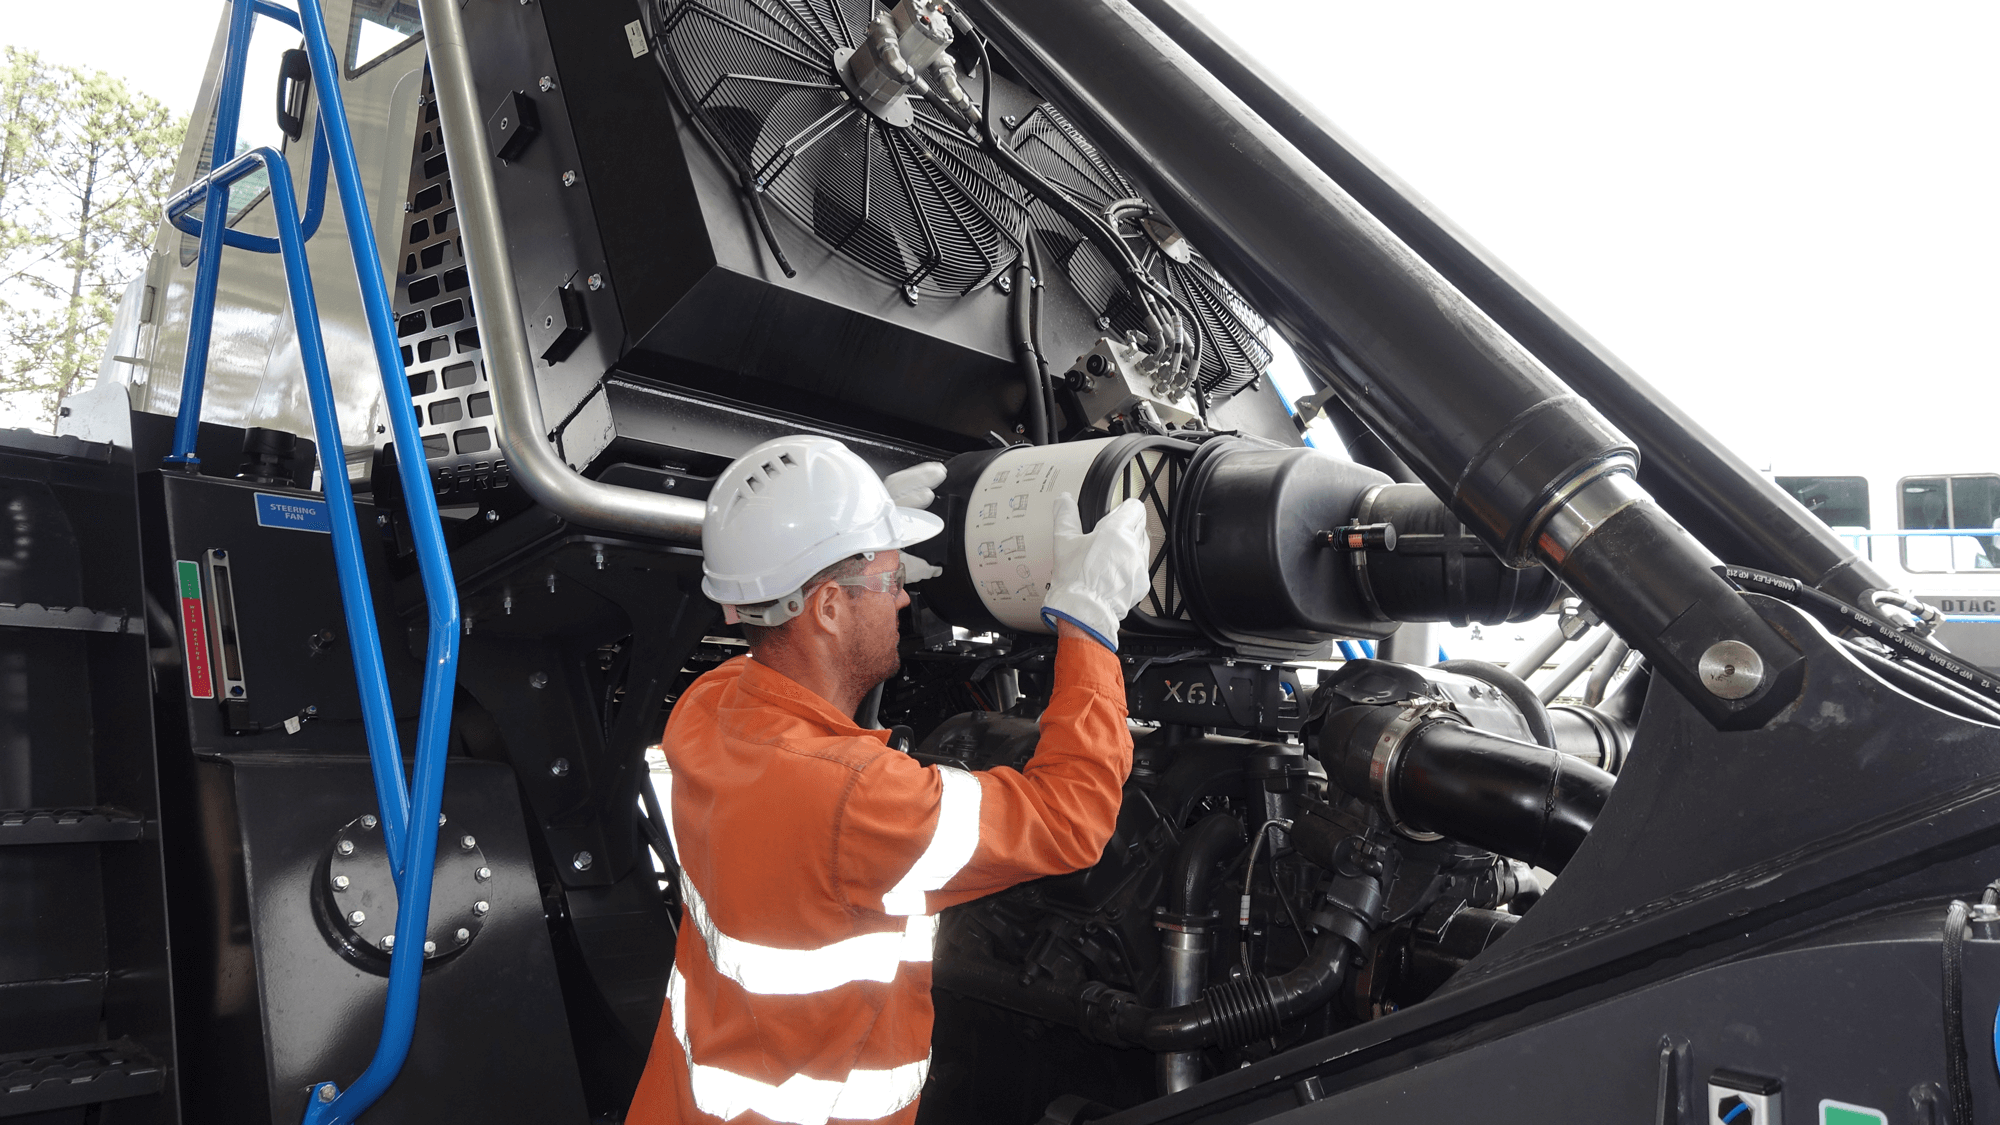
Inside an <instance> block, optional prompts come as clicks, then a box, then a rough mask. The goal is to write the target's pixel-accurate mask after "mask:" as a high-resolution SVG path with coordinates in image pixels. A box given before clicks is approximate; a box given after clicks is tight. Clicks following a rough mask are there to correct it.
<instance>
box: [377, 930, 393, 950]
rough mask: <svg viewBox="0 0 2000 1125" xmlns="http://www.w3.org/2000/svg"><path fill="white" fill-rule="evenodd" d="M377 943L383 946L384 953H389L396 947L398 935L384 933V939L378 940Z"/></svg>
mask: <svg viewBox="0 0 2000 1125" xmlns="http://www.w3.org/2000/svg"><path fill="white" fill-rule="evenodd" d="M375 944H376V945H379V946H381V947H382V952H384V953H389V952H391V951H393V950H394V949H395V948H396V935H395V934H383V935H382V940H381V941H378V942H376V943H375Z"/></svg>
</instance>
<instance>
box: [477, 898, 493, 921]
mask: <svg viewBox="0 0 2000 1125" xmlns="http://www.w3.org/2000/svg"><path fill="white" fill-rule="evenodd" d="M491 909H493V904H492V903H490V902H487V901H486V900H485V899H483V898H482V899H480V900H479V901H478V902H475V903H473V904H472V912H473V913H474V914H477V915H479V916H481V917H485V915H486V912H487V911H489V910H491Z"/></svg>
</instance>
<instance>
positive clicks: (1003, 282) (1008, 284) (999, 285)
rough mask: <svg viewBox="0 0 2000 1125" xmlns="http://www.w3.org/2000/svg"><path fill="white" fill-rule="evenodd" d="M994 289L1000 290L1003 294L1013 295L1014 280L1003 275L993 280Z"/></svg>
mask: <svg viewBox="0 0 2000 1125" xmlns="http://www.w3.org/2000/svg"><path fill="white" fill-rule="evenodd" d="M993 288H995V289H998V290H999V291H1000V292H1002V293H1012V292H1013V291H1014V279H1013V278H1011V277H1008V276H1007V275H1006V274H1004V273H1003V274H1001V275H1000V276H999V277H996V278H994V279H993Z"/></svg>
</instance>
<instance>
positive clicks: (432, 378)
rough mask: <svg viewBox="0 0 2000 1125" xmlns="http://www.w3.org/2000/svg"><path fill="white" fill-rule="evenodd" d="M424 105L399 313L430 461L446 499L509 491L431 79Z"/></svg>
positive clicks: (406, 222)
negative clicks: (486, 491) (493, 489)
mask: <svg viewBox="0 0 2000 1125" xmlns="http://www.w3.org/2000/svg"><path fill="white" fill-rule="evenodd" d="M423 99H424V108H423V113H422V114H421V115H420V116H419V118H418V125H417V135H416V139H415V142H414V147H413V149H412V152H411V157H410V187H409V194H408V195H407V196H405V199H406V200H407V204H406V211H405V214H404V216H403V224H402V238H401V248H400V249H399V251H398V254H397V261H398V263H399V264H398V267H397V271H396V291H395V299H394V310H395V314H396V335H397V338H398V342H399V343H400V344H401V345H402V352H403V372H404V375H405V376H406V377H407V378H408V380H409V385H410V398H411V400H412V401H413V402H414V404H415V405H416V408H417V426H418V432H419V433H421V434H422V435H423V439H424V457H425V459H426V460H427V461H428V462H429V464H430V472H431V478H432V480H433V482H434V483H435V485H436V488H437V492H438V495H439V496H440V497H445V496H449V495H451V494H454V493H461V492H470V491H472V490H474V489H481V490H483V489H487V488H490V487H505V486H506V481H507V463H506V461H505V460H502V459H501V458H500V456H499V452H500V450H499V441H498V439H497V437H496V436H495V431H494V428H493V394H492V389H491V388H490V387H489V386H487V383H486V364H485V363H484V361H482V360H481V358H480V353H479V328H478V326H477V325H476V324H475V322H474V319H475V318H474V316H473V312H472V290H471V288H470V285H469V282H468V280H467V278H466V271H465V259H464V257H463V255H462V254H461V252H460V249H459V232H458V210H457V206H456V204H455V203H454V202H453V199H452V190H451V169H450V168H449V167H448V165H447V162H446V160H445V154H444V135H443V133H442V132H441V131H440V130H439V128H438V122H437V101H436V99H435V98H433V97H432V95H431V85H430V79H429V78H428V76H427V77H426V78H425V80H424V86H423ZM385 440H386V439H385Z"/></svg>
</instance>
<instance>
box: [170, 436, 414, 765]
mask: <svg viewBox="0 0 2000 1125" xmlns="http://www.w3.org/2000/svg"><path fill="white" fill-rule="evenodd" d="M141 480H142V489H143V490H144V491H145V493H146V494H147V515H148V524H147V564H146V575H145V577H146V583H147V588H148V589H149V590H150V591H151V592H152V595H153V597H154V599H155V600H156V601H157V602H158V603H159V604H160V605H161V606H162V607H165V608H167V609H168V612H169V613H170V614H172V615H173V617H174V620H175V624H176V625H178V624H179V605H180V601H179V597H178V591H177V590H176V588H175V585H174V564H175V561H176V560H188V561H193V562H197V563H199V562H200V561H201V560H202V559H203V557H204V555H205V553H206V552H207V551H209V550H211V549H221V550H224V551H227V552H228V557H229V560H230V563H231V565H232V568H233V582H232V585H233V587H234V591H235V597H236V604H237V620H238V624H239V628H240V632H241V640H240V644H241V648H242V653H243V663H244V669H245V676H246V684H247V688H248V694H247V700H248V706H247V708H246V711H245V714H246V717H247V718H248V719H249V720H250V721H251V722H253V723H255V724H257V725H258V726H260V727H262V728H267V729H263V730H260V731H258V732H256V733H249V734H232V733H229V731H230V725H229V723H228V722H226V721H225V718H224V715H223V710H222V707H221V704H220V703H219V702H218V701H216V700H206V699H196V698H191V697H190V695H189V691H188V686H187V681H186V672H185V669H184V668H182V667H180V666H179V664H178V656H177V658H176V661H177V662H176V664H175V666H174V667H173V669H172V674H171V675H169V674H167V673H166V670H165V669H163V670H162V675H161V676H160V680H159V690H160V692H161V697H162V699H163V701H167V702H168V703H169V704H170V705H171V706H172V707H173V708H174V709H176V710H178V711H180V712H181V714H182V715H183V716H184V719H183V720H182V724H183V725H179V726H177V727H176V728H175V729H171V730H170V729H165V728H163V736H164V737H165V738H166V739H167V740H168V745H169V746H174V745H179V746H186V747H192V748H194V749H197V750H218V751H224V752H237V751H245V750H282V749H292V748H301V747H305V748H310V749H312V750H313V751H315V752H320V753H324V752H327V751H353V752H356V753H360V752H365V751H366V749H367V741H366V737H365V735H364V733H363V731H362V728H361V702H360V696H359V694H358V693H357V692H356V690H355V686H354V685H355V681H354V658H353V652H352V650H351V648H350V647H349V643H348V635H347V621H346V615H345V613H344V611H343V609H342V605H341V601H340V594H339V585H338V582H337V580H336V578H335V576H334V566H333V543H332V537H331V536H330V535H326V534H321V533H317V532H312V531H302V530H295V529H291V528H283V527H265V526H261V525H259V523H258V522H257V502H256V496H257V495H258V494H259V493H263V494H267V495H275V496H280V497H286V498H292V499H301V500H312V501H315V502H317V503H321V504H324V503H325V501H324V500H323V499H321V498H320V497H319V495H318V494H317V493H311V492H304V491H300V490H297V489H285V488H278V487H275V486H265V485H251V484H248V483H244V482H240V481H234V480H220V479H216V478H213V477H190V476H186V475H183V474H179V473H166V472H156V473H149V474H146V475H145V476H143V477H142V478H141ZM356 516H357V518H358V519H359V521H360V523H361V526H362V529H363V536H362V538H363V554H364V556H365V557H366V558H367V559H368V561H369V563H370V571H369V579H370V582H371V583H372V585H373V588H374V591H375V593H376V599H377V604H378V606H379V605H380V604H381V603H382V598H383V597H384V596H385V594H386V591H387V590H388V588H389V585H390V580H389V577H388V575H387V574H386V573H384V571H383V569H382V567H381V565H380V559H381V552H380V551H379V550H374V549H370V548H369V542H370V540H371V539H375V538H377V536H376V535H375V534H372V533H373V532H375V531H376V530H377V529H376V519H375V509H374V508H373V507H372V506H371V505H367V504H361V505H357V506H356ZM204 585H205V587H206V577H204ZM204 593H205V596H206V597H209V598H213V597H214V594H213V591H209V590H206V588H205V591H204ZM378 620H386V615H382V614H380V613H378ZM398 633H399V630H395V629H391V628H389V627H387V626H384V627H382V635H383V641H384V643H383V659H384V661H385V663H386V665H387V667H388V670H389V689H390V696H391V699H392V701H393V703H394V705H395V712H396V716H397V718H398V719H399V720H401V722H400V723H399V725H400V726H401V728H402V738H403V739H404V745H405V746H409V745H411V743H410V741H409V739H410V738H411V737H412V734H413V727H414V720H415V719H416V716H417V711H418V698H417V693H418V689H419V686H420V684H421V682H422V672H421V670H420V669H421V665H420V664H419V662H418V660H417V659H416V658H415V657H414V656H412V655H411V653H410V651H409V650H408V648H407V646H406V645H405V644H403V643H401V641H402V638H401V637H400V636H399V635H398ZM175 641H176V644H179V643H181V641H182V638H180V637H179V636H178V635H177V636H176V638H175ZM308 708H312V709H313V710H312V711H310V712H308V710H307V709H308ZM291 718H299V719H301V720H302V725H301V730H300V731H299V732H298V733H296V734H294V733H288V732H287V731H286V730H285V729H284V728H283V723H284V722H285V720H287V719H291Z"/></svg>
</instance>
